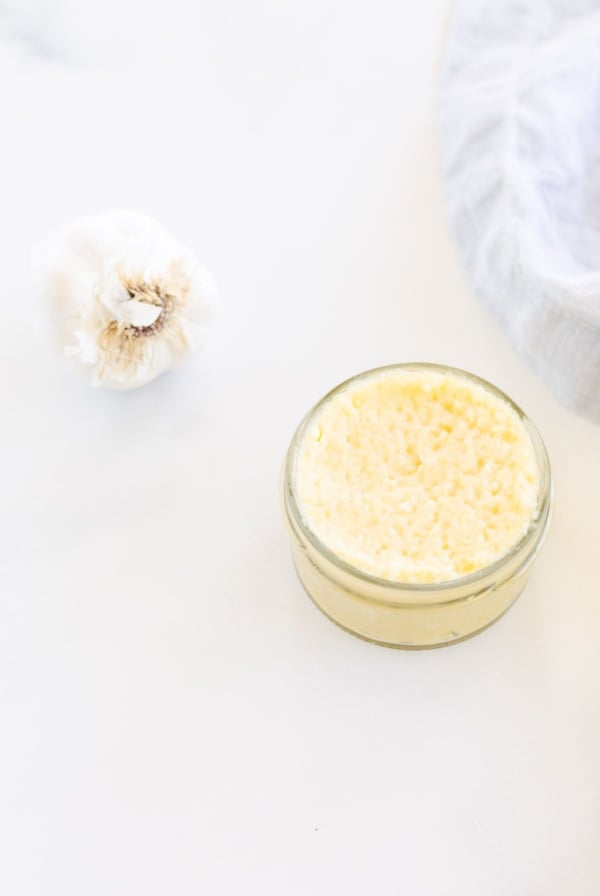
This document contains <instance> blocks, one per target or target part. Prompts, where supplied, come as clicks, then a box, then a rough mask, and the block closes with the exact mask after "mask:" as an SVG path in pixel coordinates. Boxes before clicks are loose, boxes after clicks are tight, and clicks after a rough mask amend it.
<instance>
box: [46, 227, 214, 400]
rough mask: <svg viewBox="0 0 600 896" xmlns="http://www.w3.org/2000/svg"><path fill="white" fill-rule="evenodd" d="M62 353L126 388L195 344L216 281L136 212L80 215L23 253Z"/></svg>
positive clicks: (103, 382) (96, 378)
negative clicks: (29, 252)
mask: <svg viewBox="0 0 600 896" xmlns="http://www.w3.org/2000/svg"><path fill="white" fill-rule="evenodd" d="M32 263H33V269H34V276H35V277H36V280H37V283H38V287H39V289H40V291H41V293H42V295H43V297H44V299H45V301H46V302H47V303H49V306H50V308H51V310H52V314H53V318H54V321H55V322H56V323H57V324H58V330H59V338H60V341H61V343H62V346H63V348H64V352H65V354H66V355H67V356H69V357H71V358H73V359H75V360H77V361H79V362H80V363H81V364H82V365H84V366H85V367H86V368H87V369H88V370H89V372H90V374H91V380H92V384H93V385H94V386H108V387H110V388H113V389H135V388H137V387H138V386H143V385H144V384H145V383H148V382H150V380H153V379H154V378H155V377H157V376H158V375H159V374H161V373H163V372H164V371H166V370H169V369H171V368H172V367H175V366H177V365H179V364H180V363H181V362H182V361H184V360H185V359H186V358H188V357H190V356H191V355H192V354H193V353H194V352H195V350H196V348H197V344H198V335H199V331H200V330H201V328H202V326H203V325H205V324H207V323H208V322H209V321H210V319H211V318H212V316H213V313H214V308H215V300H216V287H215V283H214V280H213V278H212V277H211V275H210V274H209V273H208V271H206V270H205V269H204V268H202V267H201V266H200V264H199V263H198V261H197V259H196V257H195V256H194V254H193V253H192V252H191V251H190V250H189V249H187V248H185V247H184V246H182V245H181V244H180V243H178V242H177V241H176V240H174V239H173V238H172V237H171V236H170V235H169V234H168V233H167V232H166V231H165V230H164V228H163V227H161V225H160V224H158V222H156V221H154V220H153V219H152V218H148V217H146V216H145V215H142V214H139V213H137V212H128V211H117V212H107V213H105V214H100V215H94V216H90V217H86V218H80V219H79V220H77V221H74V222H73V223H71V224H69V225H68V226H67V227H65V228H63V229H61V230H60V231H57V232H56V233H54V234H52V235H50V236H49V237H48V238H47V239H46V240H44V241H43V242H42V243H40V244H39V245H38V246H37V247H35V248H34V250H33V253H32Z"/></svg>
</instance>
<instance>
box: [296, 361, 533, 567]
mask: <svg viewBox="0 0 600 896" xmlns="http://www.w3.org/2000/svg"><path fill="white" fill-rule="evenodd" d="M295 476H296V490H297V495H298V501H299V505H300V510H301V513H302V515H303V516H304V518H305V521H306V523H307V524H308V526H309V528H310V529H312V531H313V532H314V533H315V535H316V536H317V537H318V538H319V539H320V540H321V542H322V543H323V544H325V545H326V546H327V547H328V548H329V550H330V551H332V552H333V553H334V554H335V555H337V556H338V557H340V558H341V559H342V560H344V561H346V562H347V563H349V564H351V565H352V566H354V567H355V568H357V569H359V570H362V571H364V572H367V573H370V574H371V575H374V576H377V577H379V578H382V579H388V580H390V581H394V582H407V583H408V582H413V583H417V582H423V583H426V582H444V581H449V580H452V579H456V578H457V577H460V576H464V575H467V574H468V573H471V572H474V571H476V570H478V569H481V568H483V567H485V566H488V565H489V564H490V563H493V562H494V561H495V560H498V559H499V558H500V557H501V556H502V555H503V554H505V553H506V552H507V551H509V550H510V548H511V547H513V546H514V545H515V544H516V543H517V542H518V541H519V540H520V539H521V538H522V537H523V535H524V534H525V533H526V531H527V529H528V527H529V526H530V525H531V523H532V521H533V519H534V518H535V516H536V507H537V502H538V494H539V490H540V472H539V468H538V463H537V460H536V455H535V451H534V447H533V444H532V441H531V439H530V437H529V434H528V432H527V430H526V428H525V426H524V425H523V423H522V421H521V419H520V417H519V415H518V414H517V412H516V411H515V410H514V408H513V407H511V405H510V404H508V402H506V401H505V400H504V399H502V398H501V397H500V396H498V395H496V394H494V393H493V392H491V391H489V390H488V389H486V388H485V387H484V386H481V385H479V384H478V383H475V382H472V381H471V380H469V379H468V378H467V377H464V376H460V375H458V374H454V373H444V372H437V371H432V370H402V369H395V370H387V371H379V372H375V373H373V374H369V375H367V377H365V378H363V379H359V380H358V381H354V382H353V383H351V384H350V385H349V386H348V387H347V388H345V389H344V390H343V391H341V392H338V393H337V394H335V395H334V396H333V397H332V398H330V399H329V400H328V401H326V403H325V404H324V405H323V406H322V407H321V408H320V410H319V411H318V412H317V413H316V415H315V416H314V417H313V419H312V420H311V421H310V423H309V425H308V427H307V429H306V432H305V433H304V436H303V438H302V441H301V443H300V445H299V449H298V454H297V459H296V468H295Z"/></svg>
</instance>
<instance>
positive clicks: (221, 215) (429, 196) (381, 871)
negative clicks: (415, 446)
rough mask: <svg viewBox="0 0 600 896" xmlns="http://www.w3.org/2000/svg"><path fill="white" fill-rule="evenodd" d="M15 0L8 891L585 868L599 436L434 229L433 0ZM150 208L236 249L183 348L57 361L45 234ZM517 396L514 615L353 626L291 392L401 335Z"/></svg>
mask: <svg viewBox="0 0 600 896" xmlns="http://www.w3.org/2000/svg"><path fill="white" fill-rule="evenodd" d="M150 6H151V4H147V3H142V2H141V0H138V2H134V0H120V2H117V0H110V2H107V3H104V4H93V5H92V4H77V3H75V2H74V0H60V2H50V0H47V2H37V3H36V2H33V0H31V2H29V3H26V2H18V3H17V2H12V3H8V4H7V3H6V2H5V3H4V4H3V5H2V6H1V7H0V35H1V42H0V48H1V50H2V53H1V55H0V74H1V76H2V81H3V84H4V85H5V89H4V90H3V96H2V100H1V108H2V121H3V125H4V140H3V142H2V153H3V164H2V166H1V168H0V184H1V192H0V195H1V196H2V205H1V212H0V236H1V239H2V246H3V281H4V282H3V289H2V292H1V295H0V302H1V312H2V317H1V326H0V350H1V357H2V365H3V376H2V380H1V385H0V389H1V396H0V397H1V401H2V408H3V412H4V413H3V430H2V433H3V440H2V461H3V463H2V480H1V481H2V489H1V495H2V514H1V517H0V527H1V544H2V564H1V568H0V585H1V593H2V601H1V603H0V681H1V682H2V702H1V707H2V723H3V724H2V738H1V740H0V828H1V830H0V834H1V839H0V842H1V843H2V860H1V862H0V891H1V892H2V893H6V894H7V896H25V894H26V896H38V894H44V896H54V894H57V896H81V894H85V896H142V894H143V896H155V894H156V896H159V894H160V896H162V894H165V893H173V894H175V893H176V894H178V896H197V894H199V893H209V894H211V896H213V894H231V893H236V894H237V893H257V894H261V896H265V894H277V896H279V894H286V896H287V894H330V893H344V894H365V893H373V892H377V891H381V892H383V893H398V894H401V893H402V894H407V896H482V894H485V896H541V894H543V896H564V894H565V893H569V894H573V896H596V894H597V893H598V891H599V888H600V851H599V849H598V846H599V838H600V810H599V797H600V761H599V756H600V701H599V700H598V692H599V688H600V637H599V634H600V603H599V600H598V598H599V597H600V577H599V573H598V570H599V560H598V552H599V547H600V545H599V535H598V531H599V530H598V523H597V520H598V507H599V506H600V476H599V473H598V468H599V459H600V428H594V427H593V426H592V425H591V424H587V423H585V422H583V421H581V420H578V419H576V418H575V417H573V416H572V415H570V414H569V413H568V412H567V411H565V410H564V409H563V408H562V407H560V406H559V405H558V404H557V403H556V401H555V400H554V399H553V398H552V396H551V395H550V394H549V393H548V392H547V391H546V389H545V388H544V387H543V386H542V385H541V383H539V382H538V381H537V380H536V379H535V377H534V376H533V375H532V374H531V373H530V372H529V371H528V370H527V369H526V368H525V367H524V366H523V365H522V364H521V362H520V361H519V360H518V359H517V358H516V356H515V355H514V353H513V352H512V350H511V349H510V347H509V346H508V345H507V344H506V342H505V340H504V338H503V336H502V334H501V333H500V331H499V329H498V328H497V327H496V325H495V324H494V322H493V321H492V320H491V319H490V318H489V317H488V316H487V315H486V313H485V312H484V311H483V310H482V309H481V308H480V307H479V305H478V304H477V302H476V301H475V299H474V297H473V296H472V295H471V293H470V291H469V289H468V287H467V285H466V282H465V279H464V277H463V274H462V273H461V271H460V268H459V264H458V261H457V257H456V254H455V252H454V249H453V247H452V245H451V243H450V240H449V237H448V235H447V231H446V225H445V221H444V211H443V203H442V198H441V194H440V186H439V175H438V169H437V161H436V148H435V128H434V120H435V102H434V99H435V94H434V88H435V76H436V65H437V60H438V58H439V51H440V46H441V42H442V37H443V31H444V27H445V20H446V15H447V8H446V7H447V4H446V2H445V0H431V2H429V3H421V4H417V5H413V4H411V5H410V7H409V5H404V4H399V3H395V2H391V0H385V2H384V0H374V2H371V3H368V4H367V3H357V2H350V3H348V2H346V3H342V2H340V0H335V2H333V0H304V2H302V3H299V2H298V3H291V2H283V0H248V2H242V0H237V2H236V0H227V2H218V0H208V2H199V3H192V2H191V0H190V2H188V3H184V2H182V0H180V2H171V3H169V4H167V3H166V2H161V3H159V4H155V5H152V9H150ZM119 206H121V207H123V206H124V207H134V208H139V209H141V210H144V211H147V212H148V213H150V214H152V215H154V216H156V217H157V218H159V219H160V220H161V221H163V222H164V224H165V225H166V226H168V227H169V228H171V229H172V230H173V232H174V233H175V234H176V235H178V236H179V237H180V238H181V239H182V240H183V241H185V242H187V243H189V244H190V245H191V246H193V247H195V248H196V249H197V251H198V253H199V255H200V256H201V258H202V260H203V261H204V263H205V264H206V265H207V267H209V268H210V269H211V270H212V271H213V272H214V273H215V275H216V276H217V278H218V280H219V282H220V285H221V292H222V302H223V310H222V315H221V321H220V325H219V326H218V327H217V328H216V330H215V332H214V339H213V341H212V343H211V345H210V346H209V348H208V349H207V351H206V353H205V355H204V357H203V358H202V359H201V360H199V361H198V362H197V363H195V364H194V365H192V366H190V367H187V368H186V369H184V370H181V371H180V372H178V373H176V374H174V375H171V376H169V377H165V378H163V379H162V380H160V381H158V382H157V383H156V384H154V385H152V386H150V387H147V388H145V389H144V390H142V391H140V392H138V393H135V394H130V395H122V394H111V393H104V392H94V391H91V390H90V389H89V387H88V386H87V385H86V384H85V383H84V382H83V381H81V380H80V379H79V378H78V377H77V376H75V375H74V374H73V372H72V371H71V369H70V368H68V367H67V366H66V365H65V362H63V361H62V359H60V358H57V357H55V356H54V354H53V352H52V350H51V347H50V345H49V342H48V337H47V334H46V331H45V329H44V327H43V325H42V323H41V320H40V318H39V314H38V312H37V309H36V307H35V303H34V301H33V298H32V295H31V291H30V289H29V286H28V282H27V277H26V265H27V255H28V251H29V246H30V244H31V243H32V241H34V240H35V239H37V238H38V237H39V236H41V235H43V234H44V233H45V232H46V231H47V230H48V229H49V228H50V227H53V226H54V225H56V224H59V223H61V222H64V221H66V220H68V219H70V218H72V217H75V216H77V215H80V214H86V213H91V212H94V211H99V210H103V209H106V208H112V207H119ZM408 359H428V360H435V361H440V362H447V363H450V364H456V365H458V366H462V367H466V368H468V369H471V370H473V371H475V372H477V373H479V374H481V375H483V376H485V377H487V378H489V379H491V380H493V381H494V382H496V383H498V385H500V386H501V387H503V388H504V389H506V390H507V391H508V392H509V393H511V394H512V395H514V397H515V398H516V399H517V400H518V401H519V402H520V403H521V404H523V406H524V407H525V408H526V409H527V410H528V411H529V413H530V414H531V416H532V417H533V418H534V419H535V420H536V422H537V423H538V425H539V427H540V428H541V430H542V432H543V434H544V436H545V438H546V441H547V444H548V448H549V451H550V453H551V456H552V460H553V464H554V470H555V475H556V480H557V485H558V496H559V503H558V509H557V514H556V519H555V524H554V528H553V531H552V534H551V536H550V540H549V544H548V547H547V550H546V552H545V555H544V556H543V558H542V559H541V560H540V562H539V565H538V567H537V568H536V571H535V574H534V577H533V580H532V581H531V584H530V586H529V588H528V589H527V591H526V592H525V593H524V594H523V596H522V597H521V599H520V600H519V602H518V603H517V604H516V606H515V607H514V608H513V609H512V610H511V611H510V613H509V614H508V615H507V616H506V617H505V618H504V619H503V620H502V621H501V622H499V623H498V624H497V625H496V626H494V627H493V628H492V629H490V630H489V631H488V632H486V633H485V634H483V635H481V636H480V637H478V638H475V639H474V640H471V641H468V642H466V643H464V644H461V645H458V646H454V647H452V648H448V649H446V650H441V651H431V652H422V653H403V652H397V651H390V650H386V649H382V648H377V647H374V646H371V645H368V644H365V643H362V642H361V641H359V640H356V639H354V638H352V637H350V636H349V635H346V634H345V633H344V632H342V631H340V630H339V629H337V628H336V627H335V626H333V625H331V624H330V623H329V622H328V621H327V620H326V619H325V618H324V617H322V616H321V615H320V614H319V612H318V611H317V610H316V609H315V608H314V607H313V606H312V604H311V603H310V602H309V601H308V600H307V599H306V598H305V596H304V594H303V592H302V590H301V588H300V586H299V585H298V584H297V582H296V580H295V578H294V575H293V572H292V568H291V563H290V559H289V555H288V547H287V542H286V536H285V533H284V531H283V527H282V524H281V521H280V517H279V509H278V504H277V494H276V489H277V477H278V470H279V464H280V462H281V459H282V456H283V453H284V451H285V448H286V445H287V442H288V440H289V438H290V436H291V433H292V430H293V428H294V426H295V424H296V422H297V421H298V419H299V417H300V416H301V415H302V414H303V413H304V411H305V410H306V409H307V407H308V406H309V405H310V404H311V403H312V402H313V401H314V400H315V399H316V398H318V397H319V396H320V395H321V394H322V393H323V392H324V391H325V390H327V389H328V388H329V387H331V386H332V385H334V384H335V383H336V382H338V381H339V380H341V379H342V378H344V377H347V376H348V375H350V374H352V373H354V372H356V371H358V370H360V369H363V368H367V367H370V366H374V365H377V364H384V363H389V362H392V361H396V360H408Z"/></svg>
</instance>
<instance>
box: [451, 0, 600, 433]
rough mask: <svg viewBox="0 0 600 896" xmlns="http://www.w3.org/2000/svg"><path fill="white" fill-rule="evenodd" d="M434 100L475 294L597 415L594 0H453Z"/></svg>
mask: <svg viewBox="0 0 600 896" xmlns="http://www.w3.org/2000/svg"><path fill="white" fill-rule="evenodd" d="M440 111H441V146H442V161H443V169H444V177H445V181H446V193H447V201H448V207H449V214H450V219H451V223H452V227H453V230H454V233H455V236H456V238H457V241H458V243H459V246H460V249H461V252H462V255H463V259H464V262H465V265H466V267H467V270H468V272H469V275H470V277H471V280H472V283H473V286H474V289H475V291H476V293H477V295H478V296H479V297H480V298H481V300H482V301H483V302H484V303H485V304H486V305H487V306H488V307H489V308H491V310H492V311H493V312H494V314H495V315H496V316H497V318H498V319H499V320H500V322H501V323H502V324H503V326H504V327H505V329H506V330H507V332H508V334H509V337H510V339H511V341H512V342H513V344H514V345H515V347H516V348H517V349H518V350H519V351H520V353H521V354H522V355H523V357H524V358H525V359H526V360H527V361H528V362H529V363H530V364H531V365H532V366H533V367H534V368H535V369H536V370H537V371H538V373H539V374H540V376H541V377H542V378H543V379H544V380H545V382H546V383H547V384H548V385H549V386H550V387H551V388H552V389H553V391H554V392H555V394H556V395H557V396H558V397H559V398H560V399H561V400H562V401H563V402H564V403H565V404H566V405H567V406H569V407H570V408H572V409H573V410H575V411H576V412H577V413H580V414H583V415H585V416H587V417H589V418H590V419H592V420H595V421H596V422H598V423H600V0H459V2H458V3H457V8H456V12H455V15H454V20H453V22H452V24H451V28H450V35H449V40H448V45H447V49H446V57H445V63H444V68H443V77H442V91H441V110H440Z"/></svg>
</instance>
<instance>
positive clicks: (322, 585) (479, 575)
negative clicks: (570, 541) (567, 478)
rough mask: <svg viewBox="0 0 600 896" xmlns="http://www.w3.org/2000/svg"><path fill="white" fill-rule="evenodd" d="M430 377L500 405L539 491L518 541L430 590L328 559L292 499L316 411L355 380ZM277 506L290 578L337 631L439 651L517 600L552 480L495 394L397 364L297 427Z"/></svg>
mask: <svg viewBox="0 0 600 896" xmlns="http://www.w3.org/2000/svg"><path fill="white" fill-rule="evenodd" d="M394 369H402V370H423V369H428V370H435V371H439V372H445V373H450V374H455V375H457V376H460V377H466V378H467V379H470V380H471V381H472V382H474V383H477V384H479V385H480V386H483V387H484V388H486V389H488V390H490V391H491V392H492V393H494V394H495V395H497V396H499V397H500V398H502V399H503V400H504V401H506V402H508V404H509V405H511V407H512V408H514V410H515V411H516V412H517V414H518V415H519V417H520V419H521V422H522V423H523V425H524V427H525V428H526V430H527V432H528V433H529V436H530V438H531V440H532V442H533V446H534V449H535V453H536V457H537V461H538V465H539V473H540V490H539V497H538V507H537V512H536V514H535V516H534V518H533V519H532V522H531V525H530V527H529V529H528V530H527V532H526V534H525V535H524V536H523V538H522V539H521V540H520V541H519V542H518V543H517V544H515V545H514V547H513V548H512V549H511V550H510V551H509V552H508V553H506V554H504V555H503V556H502V557H500V559H498V560H497V561H495V562H494V563H492V564H491V565H489V566H486V567H484V568H483V569H479V570H477V571H476V572H473V573H470V574H469V575H466V576H463V577H461V578H456V579H453V580H451V581H447V582H439V583H435V584H420V583H419V584H412V583H404V582H395V581H389V580H387V579H380V578H377V577H376V576H373V575H370V574H369V573H366V572H363V571H362V570H359V569H357V568H355V567H353V566H352V565H350V564H349V563H347V562H345V561H344V560H342V559H341V558H340V557H338V556H336V555H335V554H334V553H333V552H332V551H330V550H329V548H328V547H327V546H326V545H325V544H323V542H322V541H320V539H319V538H318V537H317V536H316V535H315V533H314V532H313V531H312V530H311V528H310V524H309V522H308V520H307V519H306V518H305V517H304V516H303V514H302V510H301V506H300V503H299V501H298V497H297V492H296V462H297V457H298V452H299V448H300V446H301V444H302V438H303V435H304V433H305V431H306V428H307V427H308V426H310V424H311V422H312V420H313V418H314V416H315V415H316V414H318V413H319V411H320V410H321V408H322V406H323V404H324V403H325V402H327V401H328V400H329V399H331V398H332V397H333V396H335V395H337V394H338V393H339V392H341V391H343V390H344V389H346V388H348V386H350V385H352V384H353V383H355V382H356V381H357V380H359V379H362V378H366V377H369V376H372V375H374V374H377V373H380V372H382V371H385V370H394ZM281 493H282V495H281V496H282V504H283V512H284V517H285V519H286V522H287V524H288V528H289V532H290V537H291V543H292V555H293V559H294V564H295V567H296V571H297V573H298V577H299V579H300V581H301V583H302V585H303V586H304V588H305V590H306V591H307V593H308V594H309V596H310V597H311V598H312V600H313V601H314V603H315V604H316V605H317V606H318V607H319V609H321V610H322V611H323V612H324V613H325V615H326V616H328V617H329V618H330V619H332V620H333V621H334V622H336V623H337V624H338V625H340V626H341V627H342V628H344V629H346V630H347V631H349V632H351V633H352V634H354V635H358V636H359V637H361V638H364V639H366V640H368V641H373V642H375V643H377V644H383V645H386V646H388V647H403V648H409V649H410V648H412V649H418V648H424V647H441V646H443V645H445V644H451V643H453V642H456V641H461V640H463V639H464V638H468V637H470V636H471V635H475V634H477V633H478V632H480V631H483V630H484V629H485V628H487V627H488V626H489V625H491V624H492V623H493V622H495V621H496V619H498V618H499V617H500V616H502V614H503V613H505V612H506V611H507V610H508V609H509V607H510V606H511V605H512V604H513V603H514V601H515V600H516V599H517V597H518V596H519V594H520V593H521V591H522V590H523V587H524V586H525V583H526V581H527V579H528V576H529V573H530V571H531V568H532V565H533V562H534V561H535V559H536V557H537V556H538V553H539V551H540V548H541V546H542V544H543V542H544V539H545V536H546V533H547V531H548V527H549V523H550V518H551V513H552V495H553V486H552V476H551V472H550V464H549V460H548V455H547V452H546V449H545V446H544V443H543V441H542V438H541V436H540V434H539V432H538V430H537V429H536V427H535V426H534V425H533V423H532V422H531V420H529V418H528V417H527V415H526V414H525V413H524V412H523V411H522V410H521V409H520V408H519V407H518V406H517V405H516V404H515V403H514V402H513V401H512V400H511V399H510V398H509V397H508V396H507V395H505V394H504V393H503V392H501V391H500V390H499V389H497V388H496V387H495V386H493V385H491V384H490V383H488V382H486V381H485V380H482V379H481V378H480V377H477V376H475V375H474V374H470V373H467V372H465V371H463V370H457V369H455V368H452V367H445V366H442V365H437V364H416V363H415V364H397V365H390V366H389V367H384V368H378V369H377V370H370V371H366V372H365V373H361V374H358V376H356V377H352V379H350V380H347V381H346V382H344V383H342V384H341V385H339V386H337V387H336V388H335V389H333V390H332V391H331V392H329V393H328V394H327V395H326V396H325V397H324V398H323V399H322V400H321V401H320V402H319V403H318V404H317V405H315V407H314V408H313V409H312V410H311V411H309V413H308V414H307V415H306V417H305V418H304V420H303V421H302V422H301V424H300V426H299V427H298V429H297V431H296V433H295V435H294V437H293V439H292V442H291V445H290V448H289V450H288V454H287V458H286V461H285V464H284V468H283V474H282V483H281Z"/></svg>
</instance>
